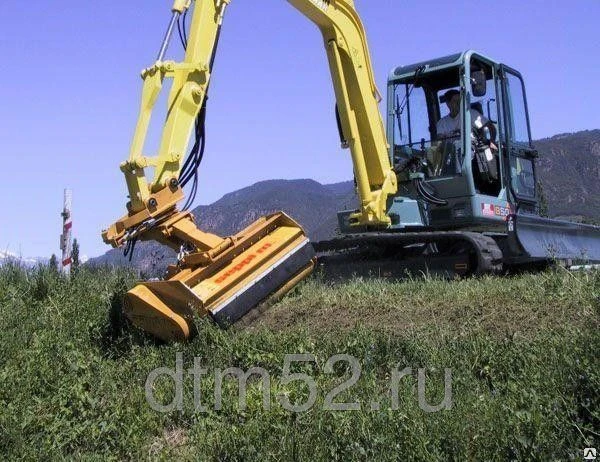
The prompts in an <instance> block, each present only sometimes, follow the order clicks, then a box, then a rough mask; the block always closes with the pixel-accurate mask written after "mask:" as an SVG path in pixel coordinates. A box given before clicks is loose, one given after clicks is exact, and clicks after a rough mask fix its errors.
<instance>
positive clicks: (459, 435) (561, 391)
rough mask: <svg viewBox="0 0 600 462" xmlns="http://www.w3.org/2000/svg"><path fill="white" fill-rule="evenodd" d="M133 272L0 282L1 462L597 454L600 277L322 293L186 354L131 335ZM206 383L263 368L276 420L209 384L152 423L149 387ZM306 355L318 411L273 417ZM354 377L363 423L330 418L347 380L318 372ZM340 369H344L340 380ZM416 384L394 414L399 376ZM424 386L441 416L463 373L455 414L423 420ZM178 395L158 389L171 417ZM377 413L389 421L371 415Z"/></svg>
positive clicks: (187, 347)
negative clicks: (126, 305)
mask: <svg viewBox="0 0 600 462" xmlns="http://www.w3.org/2000/svg"><path fill="white" fill-rule="evenodd" d="M134 282H135V281H134V276H133V275H132V274H131V273H127V272H116V271H111V270H106V269H95V270H91V269H85V268H83V269H81V270H80V271H79V273H78V274H76V275H75V276H74V277H73V278H72V279H71V280H66V279H64V278H62V277H61V276H59V275H58V274H56V273H55V272H52V271H50V270H48V269H46V268H42V267H40V268H37V269H34V270H25V269H23V268H19V267H18V266H15V265H9V266H5V267H2V268H1V269H0V331H1V332H2V334H1V335H0V436H1V438H0V453H1V454H3V455H4V458H25V459H42V458H44V459H56V458H64V457H70V458H88V459H108V460H111V459H113V460H122V459H139V458H150V459H158V460H162V459H171V458H180V459H183V460H198V459H199V460H257V459H266V460H294V459H295V460H461V461H462V460H477V461H479V460H567V459H569V458H573V459H575V460H578V459H580V458H581V455H582V452H581V451H582V449H583V448H584V447H588V446H597V444H598V431H599V425H598V424H599V420H598V404H599V403H598V401H599V400H598V396H599V391H600V390H599V389H600V387H599V385H600V376H599V373H598V361H597V355H598V351H599V347H600V340H599V336H598V327H599V326H598V319H599V318H598V314H599V309H600V307H599V306H600V303H599V297H600V274H599V273H597V272H596V273H585V274H572V273H568V272H566V271H563V270H556V271H549V272H545V273H542V274H537V275H527V274H526V275H522V276H518V277H511V278H507V279H500V278H493V277H490V278H482V279H468V280H462V281H441V280H418V279H415V280H411V281H407V282H400V283H390V282H384V281H364V280H353V281H349V282H346V283H343V284H338V285H332V284H330V283H326V282H324V281H321V280H319V279H318V278H316V279H313V280H311V281H309V282H307V283H305V284H303V285H302V286H301V287H299V288H298V289H297V290H295V291H294V292H293V293H291V294H290V295H288V297H286V298H285V299H283V300H282V301H281V302H279V303H278V304H276V305H275V306H274V307H273V308H272V309H271V310H270V311H269V312H267V313H266V314H265V315H264V316H263V318H262V319H259V320H258V321H257V322H255V323H253V324H252V325H251V326H249V327H247V328H245V329H243V330H240V329H235V328H233V329H230V330H227V331H223V330H219V329H217V328H216V327H214V326H213V325H212V324H211V323H210V322H207V321H206V320H199V321H198V327H199V335H198V337H197V338H196V339H194V340H193V341H192V342H190V343H188V344H175V345H160V344H157V343H156V342H154V341H152V340H151V339H149V338H147V337H145V336H144V335H143V334H141V333H139V332H137V331H135V330H132V329H130V328H128V327H127V326H126V325H124V323H123V320H122V319H121V318H120V315H119V308H120V306H119V299H120V296H121V294H122V293H123V292H124V290H126V288H128V287H131V286H132V285H133V284H134ZM177 352H183V356H184V364H185V367H186V368H189V367H192V365H193V358H194V357H198V358H200V360H201V363H202V365H203V366H204V367H206V368H208V369H210V370H212V369H214V368H221V369H224V368H227V367H230V366H237V367H241V368H243V369H248V368H250V367H253V366H260V367H263V368H265V369H266V370H267V371H269V373H270V374H271V378H272V384H271V387H272V397H273V399H272V401H273V404H272V406H271V409H270V410H264V409H262V406H261V402H262V395H261V389H260V384H259V382H258V381H256V380H253V381H251V383H250V385H249V390H248V407H247V408H246V409H245V410H243V409H240V408H239V407H238V405H237V396H236V394H235V386H234V385H235V384H234V382H233V381H226V385H225V397H224V406H223V409H222V410H220V411H215V410H213V409H212V406H211V404H212V401H213V398H212V390H213V387H214V380H213V379H211V378H210V377H209V378H207V379H206V380H205V381H203V382H202V391H203V393H204V397H205V404H206V405H208V406H209V407H210V408H211V409H210V410H209V411H207V412H196V411H195V410H194V408H193V383H192V381H191V379H186V380H185V382H184V408H183V409H182V410H176V411H173V412H170V413H165V414H163V413H159V412H156V411H154V410H152V409H151V407H150V406H149V405H148V403H147V402H146V398H145V395H144V383H145V381H146V378H147V376H148V373H149V372H150V371H151V370H153V369H155V368H157V367H161V366H166V367H170V368H174V367H175V357H176V353H177ZM292 353H311V354H313V355H314V356H315V357H316V360H317V361H316V365H314V366H306V367H305V368H303V370H305V371H306V372H309V373H310V375H311V376H312V377H314V379H315V380H316V382H317V385H318V388H319V397H318V400H317V403H316V404H315V406H314V407H313V408H312V409H311V410H310V411H308V412H306V413H299V414H295V413H290V412H289V411H285V410H284V409H283V408H282V407H281V406H279V405H278V404H277V402H276V400H275V398H274V396H275V395H276V394H277V393H284V394H287V395H289V396H290V397H291V398H292V399H295V398H298V399H303V398H305V397H306V390H305V388H303V387H302V386H300V385H298V386H294V385H287V386H284V385H282V383H281V380H280V378H281V375H282V365H283V360H284V356H285V355H286V354H292ZM338 353H346V354H349V355H353V356H355V357H357V358H358V359H359V360H360V363H361V367H362V375H361V378H360V380H359V381H358V383H357V384H356V385H354V386H353V387H351V388H350V389H349V390H348V391H346V392H344V393H342V394H340V395H339V396H338V398H337V401H354V400H356V401H358V402H360V403H361V404H362V406H363V410H361V411H345V412H334V411H326V410H323V397H324V394H325V393H327V392H328V391H330V390H331V389H332V388H333V387H334V386H335V385H336V384H338V383H339V382H341V381H342V380H345V379H346V378H348V377H349V371H348V370H347V368H339V367H338V368H336V369H335V370H336V373H335V374H327V373H325V372H324V367H323V366H324V363H325V362H326V360H327V358H329V357H330V356H332V355H334V354H338ZM338 366H339V365H338ZM396 367H398V368H399V369H403V368H404V367H412V368H413V369H414V371H415V373H414V374H413V375H412V376H410V377H407V378H406V380H405V381H403V382H402V385H401V387H400V397H399V402H400V409H398V410H391V409H390V408H389V406H390V402H391V401H390V395H389V385H390V374H391V371H392V370H393V369H394V368H396ZM418 368H426V369H427V371H428V375H427V377H428V382H427V388H426V391H427V398H428V400H429V401H430V402H432V403H436V402H438V401H440V399H441V396H442V395H443V379H444V369H445V368H450V369H452V392H453V405H452V408H451V409H450V410H445V411H441V412H437V413H425V412H423V411H422V410H421V409H420V407H419V405H418V401H417V399H416V396H417V395H416V384H417V380H416V377H415V376H416V370H417V369H418ZM172 392H173V386H172V384H171V383H170V382H169V381H168V380H162V379H161V380H160V381H159V382H158V383H157V386H156V389H155V393H156V395H157V397H159V398H162V399H164V400H165V401H169V400H170V397H171V395H172ZM374 399H377V400H379V401H380V402H381V409H380V410H378V411H371V410H370V408H369V404H370V403H371V402H372V401H373V400H374Z"/></svg>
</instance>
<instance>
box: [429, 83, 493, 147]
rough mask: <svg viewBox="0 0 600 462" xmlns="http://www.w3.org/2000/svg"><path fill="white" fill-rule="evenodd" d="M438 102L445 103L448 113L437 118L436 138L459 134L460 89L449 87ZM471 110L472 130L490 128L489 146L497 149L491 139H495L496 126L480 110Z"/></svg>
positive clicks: (451, 136)
mask: <svg viewBox="0 0 600 462" xmlns="http://www.w3.org/2000/svg"><path fill="white" fill-rule="evenodd" d="M440 103H446V106H447V107H448V111H449V112H448V114H447V115H446V116H444V117H442V118H441V119H440V120H438V122H437V125H436V132H437V137H438V140H442V139H448V138H454V137H456V136H459V135H460V121H461V118H460V91H458V90H455V89H451V90H448V91H447V92H446V93H444V94H443V95H442V96H441V97H440ZM470 111H471V123H472V125H473V130H477V131H479V132H481V131H482V130H483V129H484V128H485V127H487V128H488V129H489V130H490V139H491V140H492V143H491V145H490V147H491V148H492V149H494V150H496V151H497V150H498V148H497V147H496V145H495V144H494V142H493V140H495V139H496V126H495V125H494V124H493V123H491V122H490V121H489V120H488V119H487V118H486V117H485V116H484V115H483V114H482V113H481V112H479V111H477V110H476V109H474V108H471V109H470Z"/></svg>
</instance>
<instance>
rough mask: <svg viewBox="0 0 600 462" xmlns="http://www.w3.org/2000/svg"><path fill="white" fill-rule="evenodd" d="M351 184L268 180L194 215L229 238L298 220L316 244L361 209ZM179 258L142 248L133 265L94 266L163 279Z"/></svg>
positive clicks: (151, 246)
mask: <svg viewBox="0 0 600 462" xmlns="http://www.w3.org/2000/svg"><path fill="white" fill-rule="evenodd" d="M355 204H356V195H355V193H354V185H353V182H352V181H348V182H343V183H336V184H331V185H322V184H320V183H318V182H316V181H314V180H269V181H261V182H259V183H256V184H254V185H252V186H248V187H247V188H243V189H240V190H238V191H234V192H232V193H229V194H226V195H225V196H223V197H222V198H221V199H219V200H218V201H216V202H215V203H213V204H211V205H201V206H199V207H197V208H196V209H194V211H193V213H194V216H195V217H196V223H197V224H198V226H199V227H201V228H202V230H204V231H207V232H211V233H215V234H219V235H221V236H229V235H232V234H235V233H237V232H238V231H240V230H242V229H243V228H245V227H246V226H248V225H249V224H250V223H252V222H253V221H255V220H256V219H258V218H260V217H261V216H263V215H268V214H270V213H273V212H278V211H280V210H281V211H284V212H285V213H287V214H288V215H290V216H291V217H292V218H294V219H295V220H297V221H298V222H299V223H300V224H302V226H303V227H304V229H305V230H306V231H307V233H308V235H309V237H310V238H311V239H312V240H322V239H327V238H329V237H331V236H333V235H334V234H335V230H336V227H337V215H336V214H337V212H338V211H339V210H341V209H345V208H355V207H356V205H355ZM174 259H175V252H173V251H172V250H170V249H168V248H165V247H163V246H161V245H159V244H156V243H151V242H140V243H138V244H137V245H136V247H135V253H134V257H133V259H132V261H131V262H129V261H128V259H127V258H125V257H124V256H123V252H122V251H121V250H119V249H113V250H110V251H108V252H107V253H106V254H104V255H102V256H100V257H98V258H94V259H91V260H90V263H91V264H112V265H133V266H135V267H137V268H141V269H142V270H143V271H145V272H146V273H148V274H150V275H153V274H157V273H160V272H161V271H162V270H163V269H164V267H165V266H166V265H167V264H169V263H170V262H172V261H174Z"/></svg>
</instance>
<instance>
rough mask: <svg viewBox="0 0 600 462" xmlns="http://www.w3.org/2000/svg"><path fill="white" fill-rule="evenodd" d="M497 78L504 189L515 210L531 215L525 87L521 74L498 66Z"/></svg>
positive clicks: (532, 174)
mask: <svg viewBox="0 0 600 462" xmlns="http://www.w3.org/2000/svg"><path fill="white" fill-rule="evenodd" d="M500 77H501V82H502V103H503V108H504V110H503V111H502V112H503V114H504V127H505V130H504V136H505V140H504V145H505V147H506V151H505V152H506V153H507V155H506V156H505V165H504V167H505V168H504V171H505V172H507V180H508V184H507V186H508V189H509V191H510V194H511V196H512V199H513V201H514V204H515V206H516V209H517V210H519V209H521V210H523V211H530V212H535V210H536V206H537V198H536V184H537V177H536V170H535V159H536V157H537V151H536V150H535V149H534V148H533V145H532V142H531V129H530V124H529V112H528V108H527V97H526V94H525V85H524V83H523V78H522V76H521V74H520V73H519V72H517V71H516V70H514V69H511V68H510V67H508V66H504V65H502V66H500Z"/></svg>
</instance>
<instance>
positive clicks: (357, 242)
mask: <svg viewBox="0 0 600 462" xmlns="http://www.w3.org/2000/svg"><path fill="white" fill-rule="evenodd" d="M459 242H464V243H467V244H468V245H469V246H470V247H471V249H472V250H473V252H474V253H475V256H476V261H477V266H476V267H475V268H472V269H471V273H472V274H485V273H494V272H498V271H501V270H502V267H503V265H502V262H503V255H502V251H501V250H500V247H498V245H497V244H496V241H495V240H494V239H493V238H492V237H490V236H485V235H483V234H481V233H474V232H460V231H431V232H430V231H427V232H415V233H386V232H377V233H364V234H352V235H348V236H344V237H340V238H336V239H332V240H328V241H320V242H313V247H314V249H315V251H316V252H331V251H339V250H347V249H352V248H356V247H360V246H362V245H368V244H374V245H389V246H406V245H410V244H431V243H444V244H448V243H450V244H452V243H459Z"/></svg>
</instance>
